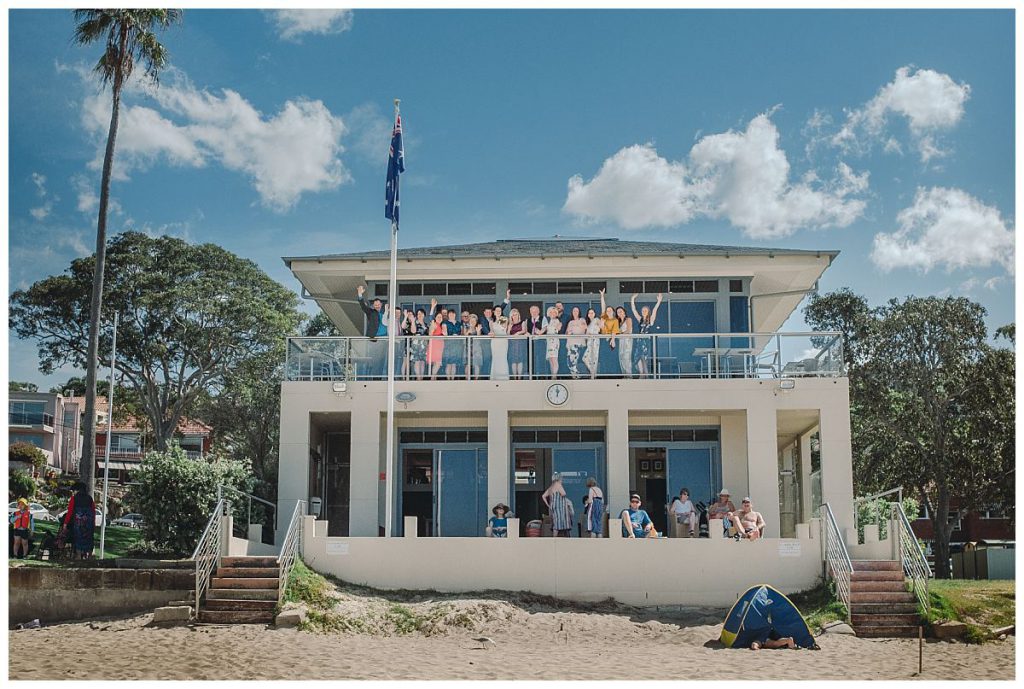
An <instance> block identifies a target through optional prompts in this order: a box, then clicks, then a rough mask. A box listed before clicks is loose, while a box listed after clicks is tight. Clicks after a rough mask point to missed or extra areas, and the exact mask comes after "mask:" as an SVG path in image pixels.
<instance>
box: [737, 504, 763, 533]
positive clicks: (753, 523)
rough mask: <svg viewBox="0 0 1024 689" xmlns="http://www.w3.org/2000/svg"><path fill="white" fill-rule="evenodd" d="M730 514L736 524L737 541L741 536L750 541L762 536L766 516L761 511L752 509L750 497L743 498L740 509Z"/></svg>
mask: <svg viewBox="0 0 1024 689" xmlns="http://www.w3.org/2000/svg"><path fill="white" fill-rule="evenodd" d="M730 516H731V517H732V518H733V520H734V523H735V524H736V527H735V528H736V532H735V534H736V535H735V538H736V540H737V541H738V540H740V539H741V538H745V539H747V540H749V541H756V540H757V539H759V538H761V534H762V532H763V531H764V517H762V516H761V513H760V512H755V511H754V510H753V509H752V506H751V503H750V498H743V503H742V504H741V506H740V509H739V511H738V512H733V513H732V514H731V515H730Z"/></svg>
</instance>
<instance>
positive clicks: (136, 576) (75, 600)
mask: <svg viewBox="0 0 1024 689" xmlns="http://www.w3.org/2000/svg"><path fill="white" fill-rule="evenodd" d="M194 587H195V571H194V570H192V569H109V568H99V567H83V568H77V567H73V568H48V567H15V568H11V569H9V570H8V623H9V624H10V625H11V626H12V627H13V626H14V625H16V624H19V623H22V622H27V621H29V620H33V619H36V618H38V619H39V620H40V621H41V622H42V623H43V624H51V623H54V622H59V621H64V620H81V619H90V618H96V617H106V616H114V615H123V614H131V613H135V612H145V611H150V610H152V609H153V608H156V607H159V606H161V605H166V604H167V603H168V602H170V601H172V600H183V599H186V598H190V597H191V595H192V591H193V589H194Z"/></svg>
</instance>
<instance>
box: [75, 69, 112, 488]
mask: <svg viewBox="0 0 1024 689" xmlns="http://www.w3.org/2000/svg"><path fill="white" fill-rule="evenodd" d="M112 100H113V103H112V105H113V107H112V108H111V112H110V128H109V129H108V130H107V150H106V152H105V153H104V154H103V174H102V176H101V177H100V211H99V219H98V220H97V221H96V265H95V267H94V268H93V275H92V301H91V302H90V304H89V352H88V355H87V356H86V362H85V365H86V368H85V422H84V424H83V427H82V432H83V433H84V434H85V437H84V438H83V439H82V440H83V443H82V462H81V464H80V465H79V473H80V475H81V477H82V482H83V483H84V484H85V486H86V489H87V490H88V491H89V494H90V495H91V494H92V492H93V489H94V487H95V477H96V369H97V368H98V363H99V348H100V315H101V313H102V308H101V306H102V302H103V270H104V268H105V265H106V258H107V207H108V206H109V204H110V175H111V172H112V170H111V168H112V167H113V165H114V142H115V140H116V139H117V120H118V115H119V114H120V110H121V80H120V77H115V79H114V84H113V99H112ZM107 403H108V406H109V399H108V401H107ZM111 411H112V410H111V409H109V408H108V409H107V419H108V421H107V432H108V433H109V432H110V422H109V419H110V412H111Z"/></svg>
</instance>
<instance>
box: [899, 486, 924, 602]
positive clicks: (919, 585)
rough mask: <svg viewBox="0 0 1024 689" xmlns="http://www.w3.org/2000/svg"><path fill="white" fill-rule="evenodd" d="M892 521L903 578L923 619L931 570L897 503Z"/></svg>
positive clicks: (905, 514) (904, 514) (905, 516)
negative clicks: (921, 611) (897, 536)
mask: <svg viewBox="0 0 1024 689" xmlns="http://www.w3.org/2000/svg"><path fill="white" fill-rule="evenodd" d="M892 516H893V521H895V522H896V529H897V531H898V532H899V539H900V540H899V549H900V561H901V562H902V563H903V576H905V577H906V578H907V579H909V580H910V585H911V587H912V588H913V590H914V595H915V596H917V600H918V602H919V603H920V604H921V608H922V610H923V611H924V614H925V617H927V616H928V613H929V611H930V610H931V599H930V598H929V596H928V577H929V576H930V575H931V568H930V567H928V559H927V558H926V557H925V555H924V551H923V550H921V544H920V542H918V540H917V536H915V535H914V530H913V529H911V528H910V520H909V519H907V513H906V512H904V511H903V505H901V504H900V503H898V502H894V503H892Z"/></svg>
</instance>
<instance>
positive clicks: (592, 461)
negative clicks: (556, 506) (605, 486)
mask: <svg viewBox="0 0 1024 689" xmlns="http://www.w3.org/2000/svg"><path fill="white" fill-rule="evenodd" d="M553 458H554V462H553V464H554V471H555V472H556V473H558V474H561V475H562V486H563V487H564V488H565V494H566V496H568V498H569V499H570V500H572V503H573V507H574V508H575V511H576V514H579V513H580V510H581V509H583V506H582V505H581V504H580V502H579V501H580V498H582V497H583V496H584V495H585V494H586V492H587V478H588V477H589V476H593V477H594V478H596V479H598V485H600V483H601V477H600V476H598V461H597V459H598V458H597V450H596V449H594V448H589V449H561V448H555V449H554V450H553Z"/></svg>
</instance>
